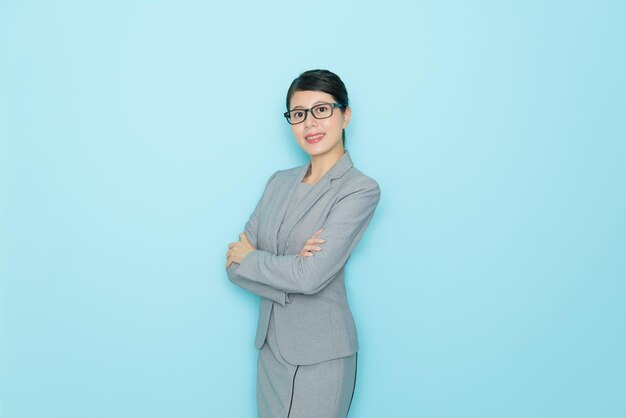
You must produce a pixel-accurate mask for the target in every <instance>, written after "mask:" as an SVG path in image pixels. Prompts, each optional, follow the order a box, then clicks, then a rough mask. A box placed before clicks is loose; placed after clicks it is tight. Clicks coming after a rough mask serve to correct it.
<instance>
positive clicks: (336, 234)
mask: <svg viewBox="0 0 626 418" xmlns="http://www.w3.org/2000/svg"><path fill="white" fill-rule="evenodd" d="M350 115H351V109H350V108H349V107H348V93H347V91H346V87H345V85H344V84H343V82H342V81H341V79H340V78H339V77H338V76H337V75H336V74H334V73H331V72H330V71H326V70H312V71H307V72H304V73H302V74H301V75H300V76H299V77H298V78H296V79H295V80H294V81H293V82H292V84H291V86H290V87H289V91H288V92H287V112H285V118H286V119H287V121H288V122H289V123H290V124H291V130H292V132H293V135H294V137H295V139H296V141H297V142H298V144H299V145H300V147H301V148H302V149H303V150H304V152H306V153H307V154H308V155H309V156H310V163H309V164H307V165H304V166H301V167H296V168H292V169H289V170H282V171H277V172H276V173H274V174H273V175H272V176H271V177H270V179H269V180H268V182H267V185H266V186H265V192H264V193H263V196H262V197H261V200H260V201H259V203H258V204H257V206H256V208H255V210H254V212H253V213H252V216H251V217H250V219H249V221H248V222H247V224H246V226H245V231H244V232H243V233H241V234H240V236H239V241H238V242H234V243H230V244H229V245H228V252H227V253H226V259H227V262H226V269H227V272H228V278H229V279H230V281H231V282H233V283H234V284H236V285H238V286H240V287H242V288H244V289H247V290H249V291H251V292H253V293H255V294H257V295H259V296H261V309H260V314H259V323H258V327H257V335H256V341H255V346H256V348H257V349H259V350H260V351H259V358H258V376H257V403H258V410H259V417H262V418H287V417H290V418H313V417H316V418H317V417H319V418H333V417H337V418H339V417H341V418H344V417H346V415H347V414H348V410H349V408H350V403H351V401H352V396H353V394H354V387H355V384H356V368H357V365H356V361H357V354H356V353H357V350H358V342H357V336H356V329H355V325H354V320H353V318H352V313H351V312H350V307H349V306H348V301H347V299H346V290H345V286H344V266H345V264H346V262H347V261H348V258H349V256H350V253H351V252H352V250H353V249H354V247H355V246H356V245H357V243H358V242H359V240H360V238H361V236H362V235H363V233H364V232H365V229H366V228H367V226H368V224H369V222H370V220H371V219H372V216H373V215H374V210H375V209H376V205H377V204H378V201H379V199H380V189H379V187H378V184H377V183H376V182H375V181H374V180H373V179H371V178H369V177H367V176H366V175H364V174H363V173H361V172H360V171H358V170H357V169H356V168H354V167H353V166H352V161H351V159H350V155H349V154H348V152H347V151H346V150H345V148H344V145H345V128H346V127H347V126H348V124H349V123H350Z"/></svg>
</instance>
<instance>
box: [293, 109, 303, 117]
mask: <svg viewBox="0 0 626 418" xmlns="http://www.w3.org/2000/svg"><path fill="white" fill-rule="evenodd" d="M291 117H292V118H294V119H300V118H303V117H304V112H302V111H300V110H299V111H297V112H291Z"/></svg>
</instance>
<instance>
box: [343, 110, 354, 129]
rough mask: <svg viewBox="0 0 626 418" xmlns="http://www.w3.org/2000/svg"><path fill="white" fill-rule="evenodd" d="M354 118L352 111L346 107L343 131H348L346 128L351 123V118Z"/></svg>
mask: <svg viewBox="0 0 626 418" xmlns="http://www.w3.org/2000/svg"><path fill="white" fill-rule="evenodd" d="M351 117H352V109H350V108H349V107H346V108H345V109H344V111H343V129H346V126H348V124H349V123H350V118H351Z"/></svg>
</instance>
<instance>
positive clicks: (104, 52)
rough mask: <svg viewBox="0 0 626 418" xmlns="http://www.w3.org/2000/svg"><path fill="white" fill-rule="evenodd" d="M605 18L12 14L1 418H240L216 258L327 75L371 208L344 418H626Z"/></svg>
mask: <svg viewBox="0 0 626 418" xmlns="http://www.w3.org/2000/svg"><path fill="white" fill-rule="evenodd" d="M625 19H626V6H625V3H624V2H621V1H549V2H546V1H532V0H531V1H511V2H498V1H475V2H465V1H386V2H373V1H372V2H364V1H360V2H358V1H343V0H341V1H340V0H335V1H326V0H319V1H314V2H293V1H269V2H254V1H248V2H245V1H241V2H232V3H228V2H203V1H110V2H84V1H55V2H47V1H13V2H9V1H4V0H3V1H0V146H1V148H0V186H1V188H0V199H1V200H0V202H1V203H0V278H1V281H0V286H1V288H0V290H1V300H0V302H1V311H0V314H1V317H0V318H1V334H0V337H1V345H0V354H1V360H0V367H1V369H0V373H1V374H0V376H1V380H0V403H1V407H0V408H1V409H0V414H1V416H2V417H3V418H31V417H37V418H40V417H46V418H53V417H55V418H56V417H59V418H72V417H76V418H84V417H89V418H100V417H107V418H108V417H110V418H125V417H128V418H131V417H132V418H136V417H151V418H160V417H185V418H193V417H252V416H254V415H255V413H256V405H255V395H254V387H255V374H256V370H255V365H256V353H255V350H254V348H253V346H252V342H253V337H254V330H255V326H256V315H257V304H258V302H257V301H258V299H257V298H256V297H255V296H252V295H248V294H246V293H245V292H244V291H242V290H240V289H238V288H236V287H235V286H232V285H231V284H230V283H229V282H228V281H227V278H226V275H225V272H224V270H223V266H224V261H225V259H224V257H225V250H226V244H227V243H228V242H231V241H234V240H236V238H237V234H238V233H239V232H240V231H241V230H242V229H243V226H244V224H245V221H246V220H247V218H248V216H249V215H250V213H251V212H252V209H253V208H254V205H255V204H256V202H257V200H258V198H259V197H260V195H261V192H262V189H263V186H264V185H265V182H266V180H267V178H268V177H269V176H270V175H271V174H272V173H273V172H274V171H276V170H278V169H283V168H289V167H293V166H296V165H300V164H304V163H305V162H306V155H304V154H303V153H302V151H301V150H300V149H299V148H298V147H297V145H296V144H295V141H294V140H293V138H292V137H291V133H290V130H289V127H288V125H287V124H286V123H285V121H284V119H283V118H282V116H281V113H282V112H283V111H284V109H283V108H284V95H285V93H286V90H287V87H288V85H289V83H290V82H291V80H292V79H293V78H294V77H296V76H297V75H298V74H299V73H300V72H302V71H304V70H307V69H312V68H328V69H330V70H332V71H334V72H336V73H338V74H339V75H340V76H341V77H342V78H343V79H344V81H345V82H346V84H347V87H348V91H349V93H350V97H351V104H352V107H353V119H352V123H351V125H350V127H349V128H348V131H347V135H348V138H347V144H348V149H349V150H350V152H351V155H352V158H353V160H354V162H355V164H356V166H357V167H358V168H360V169H361V170H362V171H364V172H365V173H367V174H368V175H370V176H372V177H374V178H375V179H376V180H377V181H378V182H379V183H380V186H381V188H382V200H381V202H380V205H379V207H378V210H377V213H376V216H375V219H374V221H373V223H372V224H371V226H370V228H369V230H368V232H367V234H366V235H365V237H364V240H363V241H362V242H361V244H360V245H359V247H358V248H357V250H356V252H355V253H354V254H353V257H352V258H351V261H350V263H349V265H348V273H347V274H348V284H347V286H348V292H349V297H350V300H351V303H352V307H353V311H354V314H355V317H356V320H357V326H358V330H359V336H360V339H361V352H360V354H359V381H358V384H357V391H356V395H355V398H354V403H353V405H352V412H351V416H354V417H359V418H367V417H377V418H378V417H413V416H416V417H417V416H419V417H428V418H448V417H455V418H456V417H463V418H473V417H477V418H490V417H493V418H503V417H506V418H514V417H520V418H521V417H524V418H527V417H537V418H538V417H550V418H554V417H567V418H575V417H593V418H596V417H602V418H609V417H624V416H626V396H625V393H626V302H625V299H626V284H625V280H626V256H625V255H626V238H625V237H626V192H625V190H626V187H625V181H626V145H625V139H626V135H625V133H626V129H625V117H624V115H625V111H626V102H625V99H624V97H625V94H626V81H625V80H626V77H624V74H626V52H625V51H626V48H625V46H624V45H625V44H626V42H625V40H626V31H625V30H624V21H625Z"/></svg>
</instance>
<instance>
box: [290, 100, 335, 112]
mask: <svg viewBox="0 0 626 418" xmlns="http://www.w3.org/2000/svg"><path fill="white" fill-rule="evenodd" d="M318 104H328V102H325V101H324V100H318V101H317V102H315V103H313V104H312V105H311V107H313V106H317V105H318ZM295 109H306V107H304V106H302V105H298V106H294V107H292V108H291V110H295Z"/></svg>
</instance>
